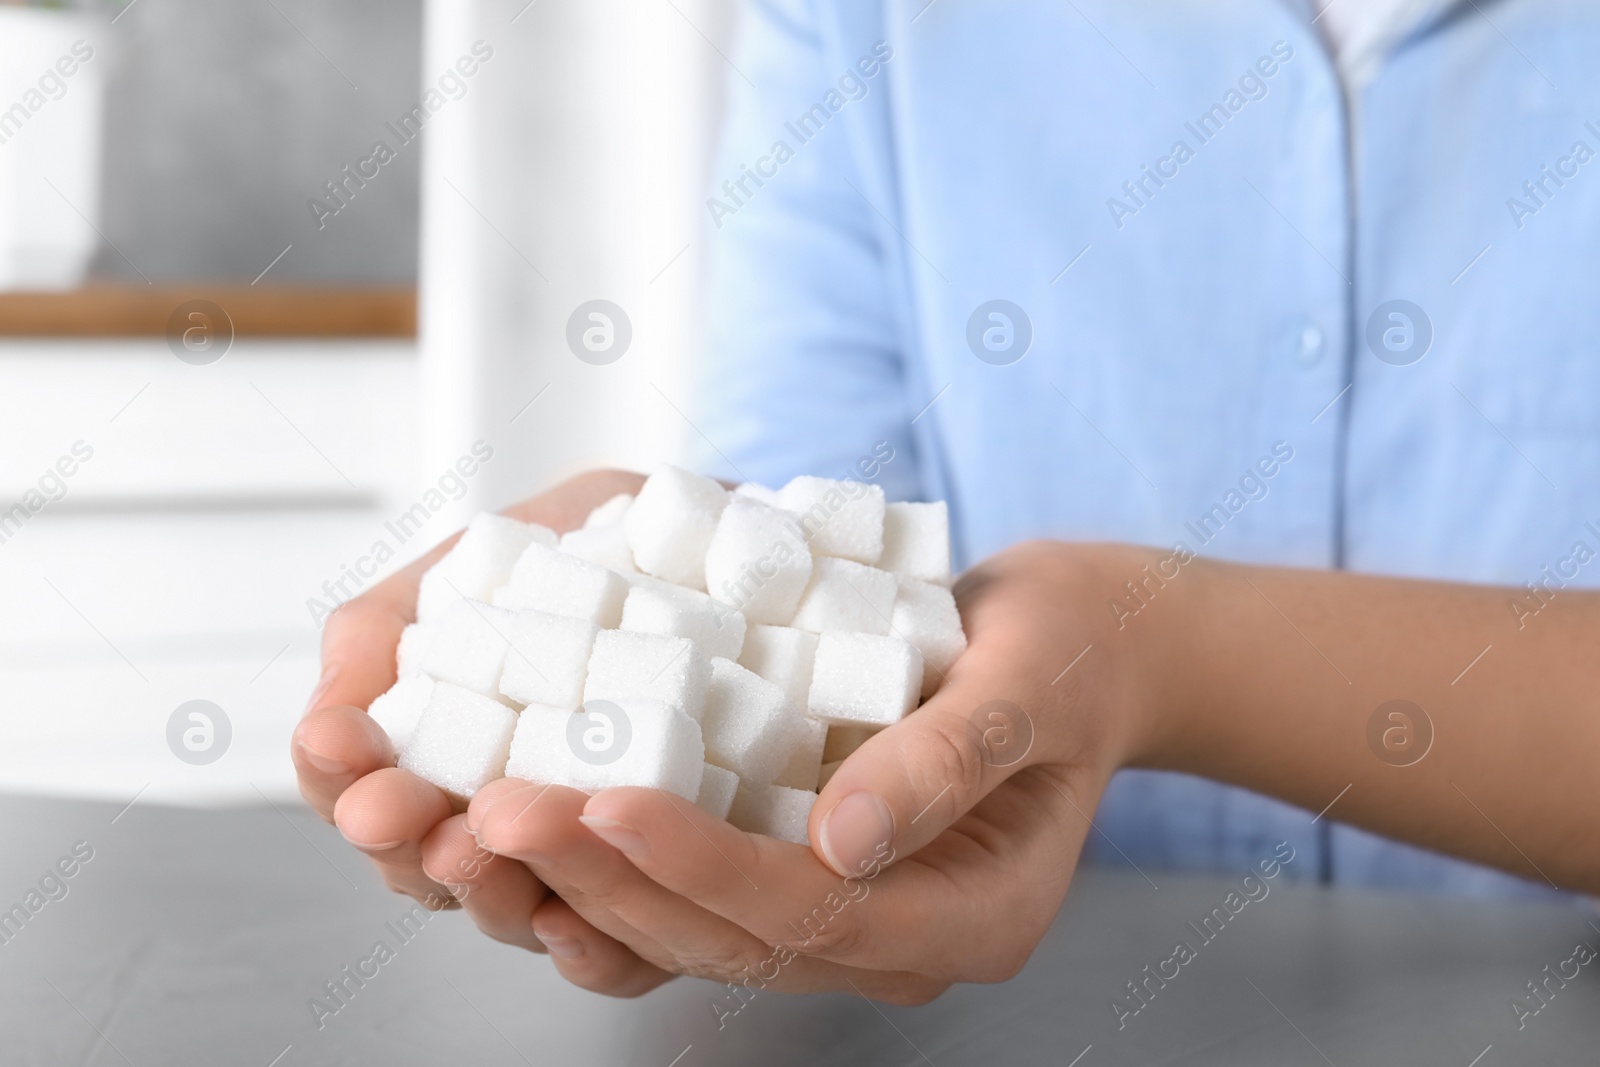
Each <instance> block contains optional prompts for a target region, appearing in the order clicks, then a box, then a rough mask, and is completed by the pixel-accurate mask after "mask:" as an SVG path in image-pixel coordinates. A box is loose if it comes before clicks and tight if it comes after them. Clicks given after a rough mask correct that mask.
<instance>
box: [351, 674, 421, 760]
mask: <svg viewBox="0 0 1600 1067" xmlns="http://www.w3.org/2000/svg"><path fill="white" fill-rule="evenodd" d="M433 686H434V681H433V679H432V678H429V677H428V676H427V675H426V674H410V675H407V676H405V677H404V678H401V679H400V680H399V681H398V682H396V683H394V685H392V686H390V687H389V690H388V692H386V693H381V694H379V695H378V696H376V697H374V698H373V700H372V703H371V704H370V705H369V706H368V707H367V714H368V715H370V716H372V721H373V722H375V723H377V724H378V725H379V726H381V727H383V732H384V733H386V734H388V735H389V743H390V744H391V745H393V746H394V750H395V752H396V753H397V754H398V753H401V752H404V751H405V750H406V745H408V744H410V742H411V735H412V733H413V732H414V731H415V730H416V728H417V720H418V719H420V718H422V713H423V712H424V711H426V710H427V708H428V698H429V697H431V696H433Z"/></svg>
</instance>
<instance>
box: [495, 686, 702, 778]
mask: <svg viewBox="0 0 1600 1067" xmlns="http://www.w3.org/2000/svg"><path fill="white" fill-rule="evenodd" d="M704 760H705V748H704V745H703V744H702V743H701V740H700V727H699V725H698V724H697V723H696V722H695V721H694V720H693V719H691V718H689V717H688V716H687V715H684V714H683V713H682V712H680V711H678V710H677V709H676V708H671V707H668V706H667V705H665V704H662V703H659V702H657V701H647V700H620V701H604V700H598V701H591V702H589V703H586V704H585V705H584V706H583V707H581V708H579V709H577V710H576V711H562V710H559V709H556V708H549V707H544V706H542V705H535V706H533V707H530V708H529V709H528V710H526V711H524V712H523V713H522V721H521V722H520V723H518V725H517V732H516V737H515V738H514V739H513V741H512V744H511V753H510V758H509V759H508V760H507V761H506V775H507V776H508V777H512V778H525V779H527V780H528V781H530V782H538V783H541V784H545V785H564V786H568V787H570V788H573V789H581V790H583V791H584V792H586V793H598V792H599V791H600V790H602V789H610V788H612V787H614V786H624V785H627V786H641V787H644V788H649V789H662V790H665V791H667V792H669V793H675V794H676V795H678V796H680V797H682V798H683V799H685V800H687V801H690V802H693V801H694V800H695V799H696V798H697V797H698V796H699V795H700V785H701V777H702V775H703V773H704Z"/></svg>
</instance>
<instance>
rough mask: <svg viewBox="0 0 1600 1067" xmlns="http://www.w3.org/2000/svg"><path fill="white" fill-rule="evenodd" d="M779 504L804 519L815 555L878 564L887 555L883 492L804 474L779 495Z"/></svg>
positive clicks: (857, 484)
mask: <svg viewBox="0 0 1600 1067" xmlns="http://www.w3.org/2000/svg"><path fill="white" fill-rule="evenodd" d="M778 505H779V506H780V507H782V508H783V509H784V510H786V511H792V512H794V513H795V514H796V515H798V516H800V525H801V529H802V530H803V531H804V533H805V536H806V537H807V539H808V540H809V541H810V542H811V554H812V555H814V556H839V557H841V558H843V559H853V560H855V561H856V562H857V563H876V562H878V557H879V556H881V555H883V516H884V499H883V489H882V488H881V487H880V486H876V485H873V484H871V483H870V482H841V481H835V480H834V479H832V478H813V477H811V476H810V475H801V476H800V477H798V478H796V479H794V480H793V481H791V482H790V483H789V484H788V485H786V486H784V487H783V489H782V490H781V491H780V492H779V493H778Z"/></svg>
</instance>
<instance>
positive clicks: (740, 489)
mask: <svg viewBox="0 0 1600 1067" xmlns="http://www.w3.org/2000/svg"><path fill="white" fill-rule="evenodd" d="M733 495H734V496H742V497H747V498H749V499H750V500H757V501H760V502H761V503H763V504H765V505H767V506H768V507H769V508H776V507H781V505H780V504H779V503H778V491H777V490H776V489H772V488H769V487H768V486H765V485H762V484H761V483H760V482H745V483H744V484H743V485H739V486H735V487H734V490H733Z"/></svg>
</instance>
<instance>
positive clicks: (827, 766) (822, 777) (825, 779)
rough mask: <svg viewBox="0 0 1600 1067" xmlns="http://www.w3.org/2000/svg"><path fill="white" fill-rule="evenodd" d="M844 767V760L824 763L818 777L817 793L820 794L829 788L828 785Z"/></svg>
mask: <svg viewBox="0 0 1600 1067" xmlns="http://www.w3.org/2000/svg"><path fill="white" fill-rule="evenodd" d="M843 766H844V760H842V759H838V760H834V761H833V762H832V763H824V764H823V765H822V771H821V772H820V773H819V774H818V775H817V792H819V793H820V792H822V791H823V790H824V789H826V788H828V783H829V782H831V781H832V780H833V774H834V772H835V771H837V770H838V769H839V768H840V767H843Z"/></svg>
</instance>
